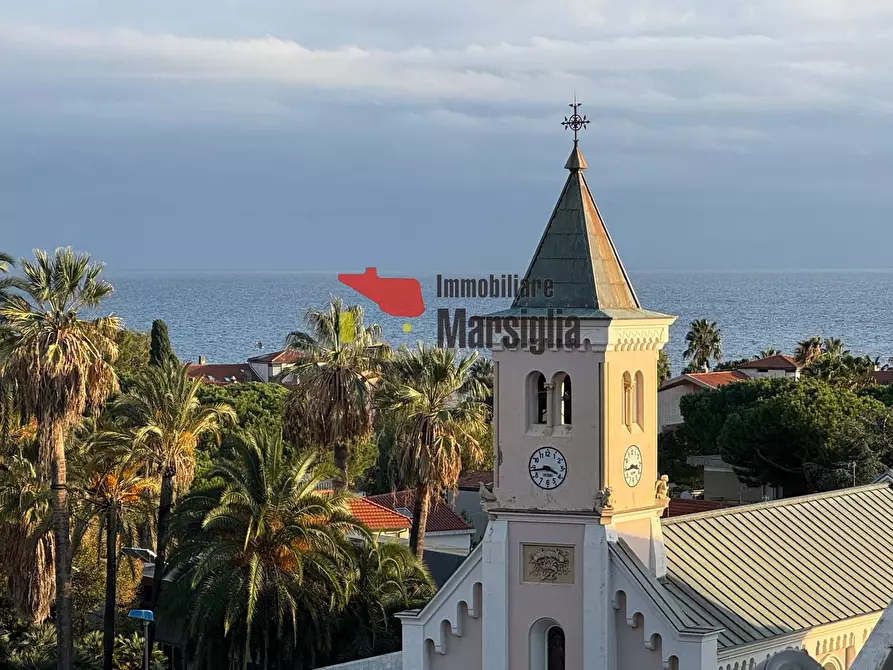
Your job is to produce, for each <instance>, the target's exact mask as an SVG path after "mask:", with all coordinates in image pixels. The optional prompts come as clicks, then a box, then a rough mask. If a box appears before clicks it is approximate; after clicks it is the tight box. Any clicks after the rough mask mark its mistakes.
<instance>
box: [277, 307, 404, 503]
mask: <svg viewBox="0 0 893 670" xmlns="http://www.w3.org/2000/svg"><path fill="white" fill-rule="evenodd" d="M305 321H306V322H307V325H308V332H303V331H297V332H293V333H291V334H289V336H288V338H287V345H288V347H289V348H290V349H292V350H294V351H297V352H298V353H300V354H301V359H300V363H298V364H297V365H296V366H295V367H294V368H292V369H291V370H290V373H293V374H294V375H295V376H296V378H297V380H298V383H297V384H295V386H294V388H293V390H292V392H291V394H290V395H289V398H288V400H287V401H286V406H285V422H286V435H287V436H288V438H289V439H290V440H291V442H292V443H293V444H305V443H310V444H313V445H316V446H319V447H323V448H326V449H331V450H332V452H333V454H334V463H335V467H336V468H337V469H338V476H337V477H336V479H335V482H334V486H335V490H336V491H341V490H343V489H344V488H345V487H346V486H347V485H348V482H349V481H350V480H349V478H348V452H349V450H350V448H351V446H353V445H358V444H363V443H366V442H367V441H368V440H369V438H370V437H371V436H372V429H373V420H374V416H373V396H374V391H375V386H376V384H377V382H378V380H379V377H380V373H381V368H382V364H383V363H384V362H385V361H386V360H387V359H388V358H389V356H390V347H389V346H388V345H387V344H386V343H385V342H383V341H382V340H381V328H380V327H379V326H377V325H374V324H373V325H371V326H366V325H365V324H364V322H363V309H362V308H361V307H359V306H357V305H351V306H349V307H346V306H345V305H344V303H343V302H342V301H341V300H340V299H338V298H333V299H332V300H331V301H330V302H329V304H328V306H327V308H326V309H325V310H322V311H320V310H317V309H315V308H310V309H309V310H307V313H306V315H305Z"/></svg>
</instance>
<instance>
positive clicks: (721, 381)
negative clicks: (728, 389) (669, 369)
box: [686, 370, 750, 388]
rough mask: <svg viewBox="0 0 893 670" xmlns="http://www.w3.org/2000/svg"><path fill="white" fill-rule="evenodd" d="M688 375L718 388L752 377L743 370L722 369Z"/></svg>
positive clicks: (706, 384)
mask: <svg viewBox="0 0 893 670" xmlns="http://www.w3.org/2000/svg"><path fill="white" fill-rule="evenodd" d="M686 376H687V377H691V378H692V379H694V380H696V381H698V382H700V383H701V384H703V385H705V386H709V387H710V388H717V387H719V386H725V385H726V384H730V383H731V382H737V381H740V380H742V379H750V377H748V376H747V375H746V374H744V373H743V372H738V371H737V370H722V371H720V372H693V373H691V374H689V375H686Z"/></svg>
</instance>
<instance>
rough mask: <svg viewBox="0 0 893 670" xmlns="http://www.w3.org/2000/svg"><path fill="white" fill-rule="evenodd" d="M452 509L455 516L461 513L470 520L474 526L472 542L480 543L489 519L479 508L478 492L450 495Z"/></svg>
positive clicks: (458, 492) (461, 492)
mask: <svg viewBox="0 0 893 670" xmlns="http://www.w3.org/2000/svg"><path fill="white" fill-rule="evenodd" d="M451 498H452V505H453V509H454V510H456V513H457V514H462V513H463V512H464V513H465V514H466V515H467V516H468V518H470V519H471V523H472V524H473V525H474V540H475V542H480V541H481V538H482V537H484V531H485V530H487V522H488V521H489V520H490V517H489V516H487V513H486V512H485V511H484V510H483V508H482V507H481V492H480V491H463V490H461V489H460V490H459V491H456V493H455V495H453V494H451Z"/></svg>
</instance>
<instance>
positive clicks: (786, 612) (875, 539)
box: [662, 484, 893, 648]
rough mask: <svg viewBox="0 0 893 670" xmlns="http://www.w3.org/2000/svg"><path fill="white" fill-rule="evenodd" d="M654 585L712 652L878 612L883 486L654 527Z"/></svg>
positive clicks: (892, 532)
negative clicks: (703, 626)
mask: <svg viewBox="0 0 893 670" xmlns="http://www.w3.org/2000/svg"><path fill="white" fill-rule="evenodd" d="M662 527H663V535H664V542H665V544H666V551H667V562H668V571H667V577H666V578H665V579H664V580H663V582H664V586H665V587H666V588H667V590H668V591H669V592H670V593H671V594H672V596H673V598H674V599H675V600H676V602H677V603H678V605H679V607H680V608H681V610H682V611H683V612H684V613H686V614H687V615H688V616H692V617H696V618H697V619H700V620H705V621H707V622H709V624H710V625H713V626H716V627H718V628H724V629H725V631H724V632H723V633H722V634H721V635H720V637H719V640H718V644H719V647H720V648H726V647H734V646H738V645H742V644H748V643H750V642H756V641H758V640H763V639H767V638H771V637H775V636H777V635H784V634H786V633H792V632H795V631H800V630H805V629H809V628H812V627H814V626H821V625H823V624H828V623H832V622H835V621H840V620H842V619H848V618H851V617H855V616H859V615H863V614H869V613H872V612H878V611H880V610H883V609H884V608H885V607H886V606H887V604H888V603H889V602H890V599H891V596H893V488H891V487H890V486H888V485H887V484H872V485H869V486H861V487H856V488H850V489H844V490H841V491H834V492H831V493H822V494H816V495H811V496H803V497H800V498H789V499H786V500H778V501H773V502H768V503H758V504H755V505H742V506H739V507H731V508H726V509H723V510H717V511H714V512H703V513H700V514H692V515H689V516H681V517H674V518H672V519H665V520H662Z"/></svg>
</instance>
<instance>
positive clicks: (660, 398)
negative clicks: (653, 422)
mask: <svg viewBox="0 0 893 670" xmlns="http://www.w3.org/2000/svg"><path fill="white" fill-rule="evenodd" d="M697 390H698V388H697V387H695V386H694V384H679V385H678V386H673V387H672V388H668V389H665V390H663V391H658V392H657V430H658V432H662V431H663V430H664V428H666V427H668V426H675V425H678V424H680V423H682V412H680V411H679V399H680V398H682V396H684V395H688V394H689V393H694V392H695V391H697Z"/></svg>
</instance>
